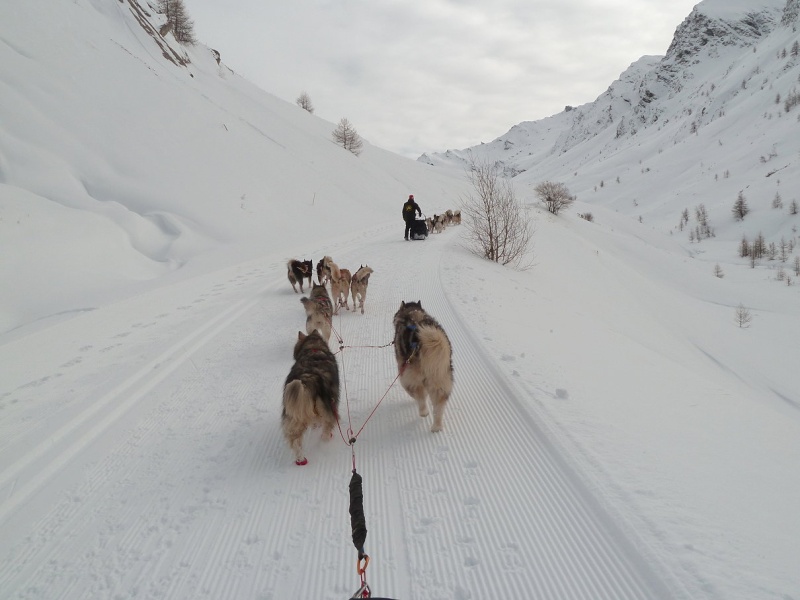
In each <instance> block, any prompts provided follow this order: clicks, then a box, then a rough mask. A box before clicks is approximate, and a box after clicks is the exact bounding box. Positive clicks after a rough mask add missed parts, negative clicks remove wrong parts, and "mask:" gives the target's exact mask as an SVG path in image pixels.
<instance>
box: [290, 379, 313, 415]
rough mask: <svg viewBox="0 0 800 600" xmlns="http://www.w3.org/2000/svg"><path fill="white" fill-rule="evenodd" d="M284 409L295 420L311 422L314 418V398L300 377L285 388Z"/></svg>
mask: <svg viewBox="0 0 800 600" xmlns="http://www.w3.org/2000/svg"><path fill="white" fill-rule="evenodd" d="M283 410H284V412H285V413H286V416H287V417H289V418H290V419H292V420H293V421H298V422H300V423H309V422H311V421H312V420H313V419H314V416H315V415H314V398H313V397H312V396H311V394H310V393H309V391H308V388H307V387H306V386H304V385H303V382H302V381H300V380H299V379H295V380H294V381H291V382H290V383H287V384H286V387H284V388H283Z"/></svg>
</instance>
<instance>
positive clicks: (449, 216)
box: [425, 210, 461, 233]
mask: <svg viewBox="0 0 800 600" xmlns="http://www.w3.org/2000/svg"><path fill="white" fill-rule="evenodd" d="M425 225H426V226H427V227H428V231H433V232H435V233H442V231H444V230H445V229H446V228H448V227H450V225H461V211H460V210H447V211H445V212H444V213H442V214H441V215H433V217H428V218H427V219H425Z"/></svg>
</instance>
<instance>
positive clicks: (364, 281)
mask: <svg viewBox="0 0 800 600" xmlns="http://www.w3.org/2000/svg"><path fill="white" fill-rule="evenodd" d="M373 273H374V271H373V270H372V268H371V267H370V266H369V265H361V267H360V268H359V269H358V271H356V272H355V273H353V279H352V281H351V282H350V293H351V294H352V295H353V310H354V311H355V310H356V309H358V308H359V307H360V308H361V314H362V315H363V314H364V301H365V300H366V299H367V286H369V276H370V275H372V274H373ZM359 297H360V298H361V304H360V305H359Z"/></svg>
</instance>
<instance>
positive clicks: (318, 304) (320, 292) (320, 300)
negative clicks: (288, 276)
mask: <svg viewBox="0 0 800 600" xmlns="http://www.w3.org/2000/svg"><path fill="white" fill-rule="evenodd" d="M309 295H310V298H306V297H305V296H303V297H302V298H300V302H302V303H303V307H304V308H305V309H306V333H307V334H308V335H311V333H312V332H313V331H314V330H315V329H316V330H317V331H319V333H320V336H321V337H322V339H324V340H325V341H326V342H327V341H328V340H329V339H330V337H331V318H332V317H333V305H332V304H331V297H330V296H329V295H328V290H327V289H325V286H324V285H319V284H317V283H314V284H312V285H311V294H309Z"/></svg>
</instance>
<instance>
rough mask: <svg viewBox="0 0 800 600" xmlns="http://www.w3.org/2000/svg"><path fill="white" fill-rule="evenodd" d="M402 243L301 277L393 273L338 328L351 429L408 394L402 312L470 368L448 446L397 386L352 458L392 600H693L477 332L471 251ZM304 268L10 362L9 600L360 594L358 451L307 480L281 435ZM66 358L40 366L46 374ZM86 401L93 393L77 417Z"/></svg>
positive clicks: (6, 473) (110, 325) (313, 457)
mask: <svg viewBox="0 0 800 600" xmlns="http://www.w3.org/2000/svg"><path fill="white" fill-rule="evenodd" d="M395 229H396V230H397V231H395ZM398 232H399V228H392V229H391V230H390V231H389V230H386V229H384V230H378V231H376V232H373V233H372V234H370V235H368V236H365V237H362V238H361V239H360V240H359V241H358V242H348V243H339V244H335V245H332V246H327V247H318V248H312V249H310V252H309V253H308V254H305V255H303V256H300V255H298V256H297V257H298V258H311V257H312V256H313V258H314V260H315V262H316V261H317V260H319V258H321V256H322V255H323V254H330V255H331V256H332V257H333V258H334V260H335V261H337V262H338V264H339V265H340V266H343V267H347V268H350V269H351V270H353V271H355V269H357V268H358V266H359V265H360V264H367V263H368V264H369V265H370V266H371V267H373V268H374V269H375V273H374V275H373V276H372V278H371V281H370V288H369V292H368V296H367V302H366V314H365V315H363V316H362V315H360V314H357V313H354V312H353V311H352V310H351V311H349V312H348V311H344V310H343V311H341V314H340V315H339V316H337V317H335V318H334V327H335V329H336V331H337V333H338V334H339V335H341V337H342V339H343V341H344V346H345V348H344V350H343V351H342V352H341V353H340V354H339V360H340V368H341V373H342V376H343V378H344V382H345V388H343V391H344V390H345V389H346V397H345V395H344V394H343V398H342V406H341V414H342V419H343V429H345V430H346V428H347V426H348V422H347V419H348V408H349V418H350V420H351V422H352V426H353V429H354V430H356V431H358V430H359V428H360V427H361V426H362V424H363V423H364V421H365V419H366V418H367V416H368V415H369V414H370V412H371V411H372V410H373V408H374V406H375V403H376V402H377V401H378V400H379V399H380V398H381V397H382V396H383V394H384V392H386V390H387V388H388V386H389V385H390V384H391V382H392V380H393V379H394V377H395V375H396V365H395V362H394V357H393V349H392V348H391V347H384V348H380V347H377V346H383V345H384V344H386V343H387V342H389V341H391V338H392V326H391V318H392V315H393V314H394V312H395V310H396V309H397V307H398V306H399V303H400V301H401V300H421V301H422V304H423V306H424V307H425V308H426V310H428V312H429V313H430V314H432V315H433V316H434V317H436V318H437V319H438V320H439V321H440V323H441V324H442V325H443V326H444V328H445V329H446V331H447V333H448V335H449V337H450V339H451V342H452V345H453V348H454V368H455V380H456V383H455V388H454V392H453V395H452V397H451V401H450V404H449V407H448V409H447V413H446V415H445V429H444V431H443V432H441V433H438V434H433V433H431V432H430V431H429V428H430V417H429V418H428V419H420V418H419V417H418V416H417V413H416V408H415V405H414V403H413V401H411V399H410V398H409V397H408V396H406V394H405V392H403V390H402V388H401V387H400V386H399V385H395V386H394V387H392V389H391V390H390V391H389V393H388V395H387V396H386V398H385V400H384V401H383V403H382V404H381V405H380V407H379V408H378V410H377V412H376V413H375V415H374V417H373V418H372V419H371V420H370V421H369V422H368V423H367V424H366V426H365V427H364V429H363V432H362V433H361V435H360V436H359V438H358V441H357V442H356V444H355V447H354V450H355V457H356V464H357V468H358V471H359V473H360V474H361V475H362V476H363V478H364V497H365V513H366V520H367V527H368V530H369V533H368V535H367V541H366V547H365V548H366V551H367V552H368V553H369V554H370V555H371V557H372V562H371V564H370V566H369V568H368V570H367V579H368V581H369V584H370V586H371V588H372V590H373V593H374V594H375V595H379V596H387V597H391V598H397V599H420V600H422V599H426V600H433V599H455V600H477V599H483V598H486V599H488V598H520V599H522V598H540V599H547V600H552V599H585V600H601V599H608V600H626V599H630V600H643V599H657V598H658V599H661V598H673V597H676V596H677V594H676V593H675V590H674V589H673V588H672V586H671V585H670V584H668V583H667V582H668V580H669V577H668V576H667V575H665V574H663V573H661V572H659V570H658V567H657V566H654V565H653V564H652V563H651V562H650V561H649V560H648V559H647V558H645V557H643V556H642V555H641V554H640V547H641V544H640V543H639V542H638V541H637V540H634V539H631V538H629V537H628V536H627V535H626V534H625V533H623V529H622V528H620V527H619V526H618V524H617V520H616V518H614V517H612V516H611V515H610V514H609V513H608V512H607V511H606V510H605V509H604V508H603V505H602V503H601V502H600V501H599V500H597V499H595V498H594V497H593V495H592V493H591V492H590V489H591V486H589V485H587V484H586V482H585V481H584V480H583V479H582V477H581V475H580V474H579V473H577V472H576V471H575V470H574V468H573V467H572V466H571V465H572V463H571V461H570V460H569V449H568V448H567V449H565V448H561V447H558V446H557V444H556V443H555V442H554V441H553V440H552V439H551V437H550V436H549V435H548V434H547V433H546V428H543V427H540V425H539V422H538V419H537V415H536V412H535V403H533V402H531V399H530V398H526V397H525V396H524V393H523V392H522V391H521V390H520V389H519V388H517V387H516V386H515V385H514V383H513V382H510V381H508V380H507V378H506V376H505V375H503V374H502V372H501V370H500V369H499V368H498V367H497V365H496V362H495V359H493V358H492V357H491V356H489V355H488V354H487V353H486V352H485V351H484V350H483V347H482V344H481V341H480V340H479V339H477V337H476V334H475V333H474V330H473V329H472V328H471V327H470V324H469V323H467V322H465V321H464V320H462V318H461V317H460V316H459V305H460V304H461V303H462V302H474V301H476V299H473V298H458V297H451V296H450V295H449V294H448V286H447V280H448V277H449V276H450V275H451V274H450V272H449V271H448V267H447V265H448V264H449V261H451V260H454V256H456V252H455V248H456V246H455V245H456V244H457V243H458V242H457V237H458V233H457V231H447V232H445V233H443V234H441V235H432V236H430V237H429V238H428V240H425V241H421V242H404V241H402V240H401V239H399V238H400V236H399V235H398ZM286 258H288V256H287V257H268V258H265V259H264V260H263V261H257V262H253V263H249V264H247V265H240V266H239V267H236V268H231V269H227V270H224V271H220V272H217V273H215V274H213V275H210V276H204V277H202V278H196V279H194V280H192V281H190V282H183V283H176V284H174V285H173V286H172V287H171V288H170V289H165V290H160V291H155V292H153V293H152V294H148V295H147V297H139V298H135V299H132V300H130V301H127V302H125V303H120V304H118V305H114V306H111V307H108V308H107V309H103V310H99V311H94V312H86V313H84V314H81V315H80V316H77V317H75V318H73V319H72V320H70V321H67V322H66V323H62V324H61V325H57V326H54V327H52V328H50V329H46V330H43V331H41V332H39V333H37V334H32V335H30V336H26V337H24V338H22V339H20V340H17V341H15V342H10V343H8V344H6V345H5V346H3V347H0V359H6V360H7V361H9V362H7V363H5V364H11V365H12V366H15V365H17V366H19V371H20V372H21V373H22V374H21V375H19V376H17V377H16V378H13V377H9V378H4V380H3V382H2V383H3V388H2V389H0V401H2V403H3V408H4V411H3V412H4V413H5V416H4V417H3V420H2V421H0V424H2V430H0V432H1V433H2V435H1V436H0V438H1V439H2V440H4V441H0V455H2V459H0V460H2V462H1V463H0V466H1V467H2V471H0V519H2V521H0V528H2V530H3V531H4V534H3V536H2V540H0V559H2V562H0V590H2V594H0V595H1V596H2V597H4V598H19V599H34V598H35V599H47V600H52V599H55V598H59V599H64V600H67V599H69V600H72V599H74V600H78V599H81V600H83V599H86V598H108V599H111V598H181V599H182V598H185V599H189V598H192V599H196V598H214V599H222V598H236V599H259V600H268V599H275V600H277V599H278V598H303V599H306V598H307V599H329V600H340V599H344V598H348V597H349V596H350V594H352V593H353V592H354V591H355V589H356V588H357V587H358V576H357V574H356V569H355V567H356V551H355V549H354V548H353V546H352V543H351V540H350V529H349V515H348V488H347V486H348V482H349V479H350V474H351V473H350V471H351V450H350V448H348V447H347V446H346V445H345V444H344V443H343V441H342V440H341V439H340V437H339V435H338V433H337V434H336V435H335V437H334V439H333V440H331V441H326V442H322V441H320V440H319V439H318V433H317V432H311V433H310V434H308V435H307V436H306V444H305V445H306V452H307V456H308V459H309V464H308V465H307V466H305V467H297V466H295V465H294V464H293V461H292V457H291V454H290V452H289V450H288V448H287V447H286V445H285V443H284V441H283V439H282V436H281V433H280V412H281V408H280V397H281V389H282V385H283V380H284V378H285V376H286V373H287V372H288V369H289V366H290V365H291V349H292V346H293V343H294V341H295V339H296V335H297V331H298V330H302V329H303V327H304V319H305V317H304V313H303V309H302V306H301V304H300V302H299V298H300V296H299V295H296V294H294V293H293V292H292V289H291V286H290V285H289V283H288V282H287V281H286V275H285V266H284V265H285V259H286ZM56 339H58V340H59V341H58V343H56V342H55V340H56ZM49 342H52V343H50V346H49V347H48V350H47V352H46V353H45V356H43V357H41V360H40V361H39V364H37V365H33V366H32V365H31V364H30V360H29V359H26V358H25V356H26V353H30V352H32V351H33V349H35V348H38V347H43V345H47V344H48V343H49ZM335 346H336V343H335V342H334V340H333V338H332V347H334V348H335ZM335 349H336V348H335ZM71 386H72V388H75V389H79V390H86V389H89V388H91V389H93V390H95V392H96V393H94V394H92V397H80V398H78V397H72V396H71V394H70V393H69V391H68V390H69V389H70V387H71ZM37 403H42V405H41V406H37ZM645 552H646V550H645Z"/></svg>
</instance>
